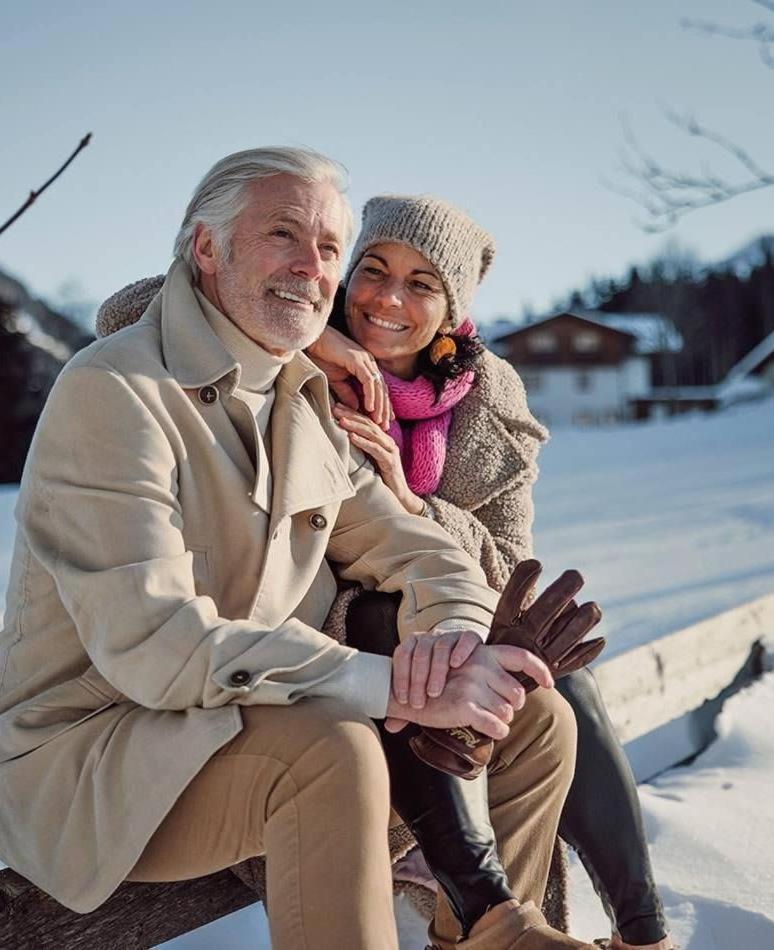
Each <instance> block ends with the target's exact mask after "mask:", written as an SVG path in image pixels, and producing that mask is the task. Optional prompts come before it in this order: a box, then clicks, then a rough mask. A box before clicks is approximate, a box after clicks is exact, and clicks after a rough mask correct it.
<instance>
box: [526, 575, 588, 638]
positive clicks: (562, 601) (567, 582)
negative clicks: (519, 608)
mask: <svg viewBox="0 0 774 950" xmlns="http://www.w3.org/2000/svg"><path fill="white" fill-rule="evenodd" d="M582 587H583V578H582V577H581V575H580V574H579V573H578V571H564V573H563V574H562V575H561V576H560V577H558V578H557V579H556V580H555V581H554V582H553V583H552V584H549V585H548V587H546V589H545V590H544V591H543V593H542V594H541V595H540V596H539V597H538V598H537V600H536V601H535V603H534V604H532V606H531V607H530V608H529V609H528V610H527V612H526V613H525V615H524V620H523V623H524V624H525V625H528V626H529V629H530V630H532V631H534V635H535V637H536V638H539V637H540V635H541V634H542V633H543V632H544V631H545V628H546V627H547V626H548V625H549V624H550V623H551V621H552V620H555V619H556V617H557V616H558V615H559V614H561V613H562V611H563V610H564V609H565V607H567V605H568V603H569V601H571V600H572V599H573V597H574V596H575V595H576V594H577V593H578V591H579V590H580V589H581V588H582Z"/></svg>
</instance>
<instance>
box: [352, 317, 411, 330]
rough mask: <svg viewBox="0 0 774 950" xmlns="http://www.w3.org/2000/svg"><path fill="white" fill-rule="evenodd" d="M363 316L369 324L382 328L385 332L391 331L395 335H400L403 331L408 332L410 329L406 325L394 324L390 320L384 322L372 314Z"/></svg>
mask: <svg viewBox="0 0 774 950" xmlns="http://www.w3.org/2000/svg"><path fill="white" fill-rule="evenodd" d="M363 316H364V317H365V319H366V320H367V321H368V323H370V324H373V326H375V327H381V328H382V329H383V330H391V331H392V332H393V333H400V332H402V331H403V330H408V327H407V326H406V324H405V323H394V322H392V321H390V320H383V319H382V318H380V317H375V316H373V314H370V313H364V314H363Z"/></svg>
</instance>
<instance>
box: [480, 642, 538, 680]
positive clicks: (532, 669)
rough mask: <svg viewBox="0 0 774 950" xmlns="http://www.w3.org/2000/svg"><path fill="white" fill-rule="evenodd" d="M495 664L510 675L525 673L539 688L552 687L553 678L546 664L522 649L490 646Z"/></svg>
mask: <svg viewBox="0 0 774 950" xmlns="http://www.w3.org/2000/svg"><path fill="white" fill-rule="evenodd" d="M490 649H491V650H493V651H494V654H495V657H496V659H497V662H498V663H499V664H500V666H502V667H503V669H505V670H509V671H510V672H512V673H526V674H527V676H531V677H532V679H533V680H535V682H536V683H537V684H538V685H540V686H546V687H550V686H553V685H554V678H553V676H552V675H551V671H550V670H549V669H548V667H547V666H546V664H545V663H544V662H543V661H542V660H541V659H540V657H538V656H535V654H534V653H530V652H529V650H524V649H522V647H510V646H505V645H500V646H492V647H490Z"/></svg>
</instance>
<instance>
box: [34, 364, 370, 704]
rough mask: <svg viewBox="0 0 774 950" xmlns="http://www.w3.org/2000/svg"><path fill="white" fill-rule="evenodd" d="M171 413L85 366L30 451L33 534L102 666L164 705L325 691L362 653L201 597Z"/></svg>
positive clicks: (66, 383) (58, 391)
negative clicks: (270, 626) (166, 416)
mask: <svg viewBox="0 0 774 950" xmlns="http://www.w3.org/2000/svg"><path fill="white" fill-rule="evenodd" d="M77 359H78V358H77V357H76V360H77ZM162 422H163V419H162V417H161V416H160V415H159V416H158V417H157V415H155V414H153V413H152V412H151V411H150V410H149V408H148V407H147V405H146V404H145V403H144V402H143V401H142V400H141V399H140V398H139V397H138V395H137V393H136V392H135V391H134V389H133V388H132V386H131V385H129V383H128V382H127V379H126V378H125V377H124V376H122V375H120V374H118V373H116V372H114V371H113V370H112V369H110V368H108V367H106V366H104V365H90V364H86V365H83V364H77V365H76V366H72V365H71V366H69V367H67V368H65V370H64V371H63V372H62V374H60V377H59V379H58V380H57V383H56V385H55V387H54V390H53V391H52V393H51V396H50V398H49V401H48V403H47V406H46V409H45V411H44V414H43V416H42V417H41V420H40V423H39V426H38V430H37V432H36V435H35V439H34V442H33V446H32V448H31V451H30V457H29V460H28V465H27V471H25V481H26V482H27V485H28V489H29V490H28V491H27V492H25V497H26V499H27V501H26V503H25V505H24V509H23V510H22V511H20V512H19V518H20V525H21V529H22V530H24V531H25V532H26V534H27V537H28V540H29V544H30V546H31V549H32V552H33V554H34V555H35V556H36V557H37V558H38V559H39V560H40V562H41V563H42V564H43V566H44V567H45V568H46V570H48V572H49V573H50V575H51V576H52V578H53V581H54V583H55V585H56V590H57V594H58V596H59V598H60V600H61V601H62V603H63V605H64V607H65V609H66V610H67V612H68V613H69V615H70V617H71V618H72V620H73V623H74V625H75V627H76V629H77V633H78V636H79V637H80V639H81V642H82V643H83V646H84V648H85V650H86V652H87V654H88V655H89V658H90V659H91V662H92V663H93V664H94V666H95V667H96V669H97V670H98V671H99V673H100V674H101V675H102V676H103V677H104V678H105V679H106V680H107V682H108V683H109V684H110V685H111V686H112V687H113V688H114V689H116V690H117V691H118V693H119V694H120V695H122V696H125V697H127V698H129V699H131V700H132V701H134V702H136V703H138V704H139V705H142V706H146V707H150V708H155V709H186V708H189V707H193V706H200V707H216V706H222V705H225V704H227V703H239V704H245V705H253V704H280V705H281V704H287V703H291V702H294V701H295V700H296V699H298V698H299V697H300V696H301V695H304V694H305V693H307V694H309V693H312V694H313V692H314V687H315V684H319V683H322V682H324V681H325V680H326V679H327V678H328V677H330V676H331V675H333V674H335V672H336V671H338V670H339V669H340V668H341V667H342V665H343V664H345V663H347V662H348V661H349V660H350V659H351V658H352V657H354V656H356V655H357V654H356V651H354V650H351V649H350V648H348V647H346V646H342V645H340V644H338V643H336V642H335V641H334V640H332V639H330V638H329V637H327V636H325V635H324V634H323V633H321V632H320V631H317V630H315V629H313V628H312V627H310V626H308V625H307V624H304V623H302V622H301V621H299V620H297V619H294V618H291V619H289V620H288V621H287V622H285V623H284V624H282V625H281V626H280V627H278V628H277V629H274V630H267V629H261V628H259V627H258V626H257V625H256V624H255V623H253V622H251V621H247V620H228V619H225V618H223V617H220V616H219V615H218V611H217V608H216V605H215V603H214V601H213V600H212V599H211V598H210V597H207V596H201V595H197V593H196V590H195V587H194V579H193V565H192V554H191V552H190V551H189V550H187V549H186V543H185V539H184V532H183V529H184V524H183V512H182V509H181V505H180V503H179V500H178V484H177V458H178V457H182V456H183V453H184V451H185V447H184V446H182V445H176V444H175V443H174V439H173V438H172V437H171V435H170V432H171V431H172V430H171V429H170V430H167V429H165V428H164V426H163V425H162ZM237 671H245V672H246V673H247V674H248V678H247V679H246V680H245V677H244V675H242V676H239V677H237V678H236V680H233V681H232V679H231V676H232V674H233V673H235V672H237Z"/></svg>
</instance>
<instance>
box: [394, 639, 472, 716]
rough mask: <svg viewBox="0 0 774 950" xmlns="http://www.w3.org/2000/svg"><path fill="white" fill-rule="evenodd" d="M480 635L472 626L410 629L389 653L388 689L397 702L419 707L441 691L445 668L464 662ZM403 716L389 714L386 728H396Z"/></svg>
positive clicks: (446, 675) (444, 678)
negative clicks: (420, 631) (441, 629)
mask: <svg viewBox="0 0 774 950" xmlns="http://www.w3.org/2000/svg"><path fill="white" fill-rule="evenodd" d="M480 644H481V637H480V636H479V635H478V634H477V633H475V632H474V631H473V630H448V631H446V632H443V631H431V632H429V633H412V634H411V635H410V636H408V637H406V638H405V640H401V642H400V643H399V644H398V646H397V647H396V649H395V652H394V653H393V655H392V692H393V694H394V696H395V698H396V699H397V700H398V702H399V703H400V704H401V705H404V706H405V705H406V704H409V705H410V706H411V707H412V708H413V709H423V708H424V706H425V704H426V702H427V700H428V699H435V698H437V697H438V696H440V695H441V693H442V692H443V690H444V687H445V686H446V679H447V677H448V675H449V671H450V670H452V669H458V668H459V667H460V666H462V665H463V663H465V662H466V661H467V660H468V658H469V657H470V655H471V654H472V653H473V651H474V650H475V649H476V647H477V646H480ZM405 725H407V720H405V719H404V720H399V719H396V718H389V719H388V720H387V721H386V722H385V726H386V727H387V731H388V732H399V731H400V730H401V729H402V728H403V726H405Z"/></svg>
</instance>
